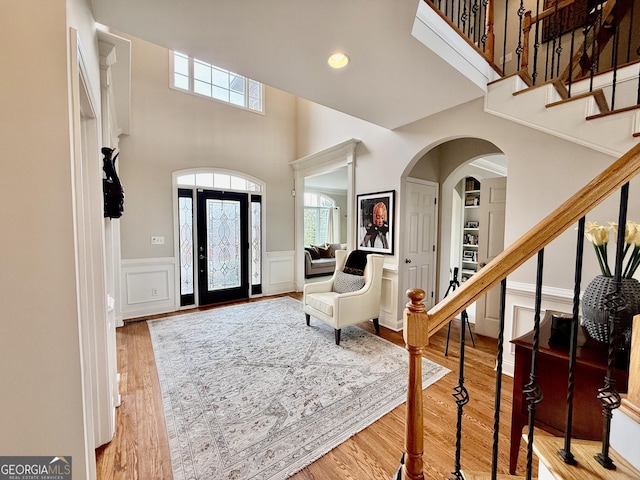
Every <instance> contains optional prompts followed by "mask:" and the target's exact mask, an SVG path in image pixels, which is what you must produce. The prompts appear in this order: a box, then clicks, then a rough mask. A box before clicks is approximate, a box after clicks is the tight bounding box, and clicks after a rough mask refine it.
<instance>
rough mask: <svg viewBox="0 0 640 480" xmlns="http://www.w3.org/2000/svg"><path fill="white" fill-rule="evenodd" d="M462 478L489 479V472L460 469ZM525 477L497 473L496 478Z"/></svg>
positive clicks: (520, 479)
mask: <svg viewBox="0 0 640 480" xmlns="http://www.w3.org/2000/svg"><path fill="white" fill-rule="evenodd" d="M462 477H463V478H464V480H491V473H487V472H464V471H462ZM525 478H526V477H518V476H515V475H507V474H498V475H497V476H496V479H497V480H524V479H525Z"/></svg>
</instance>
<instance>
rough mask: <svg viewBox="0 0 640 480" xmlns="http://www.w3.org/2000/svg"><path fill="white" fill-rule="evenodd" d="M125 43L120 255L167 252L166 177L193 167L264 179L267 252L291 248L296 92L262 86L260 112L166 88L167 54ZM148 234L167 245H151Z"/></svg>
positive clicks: (169, 251)
mask: <svg viewBox="0 0 640 480" xmlns="http://www.w3.org/2000/svg"><path fill="white" fill-rule="evenodd" d="M123 36H125V37H127V38H131V37H128V36H126V35H123ZM131 40H132V88H131V90H132V94H131V97H132V98H131V105H132V113H131V136H129V137H123V138H122V140H121V142H120V152H121V154H120V157H119V159H118V161H119V167H120V177H121V180H122V182H123V184H124V187H125V194H126V199H125V212H124V215H123V216H122V219H121V242H122V258H123V259H132V258H151V257H171V256H173V254H174V250H173V247H174V245H173V236H174V232H173V204H172V195H173V192H172V188H171V181H172V177H171V175H172V172H174V171H176V170H181V169H187V168H195V167H212V168H213V167H215V168H222V169H228V170H235V171H238V172H242V173H245V174H248V175H251V176H253V177H256V178H258V179H260V180H262V181H263V182H265V183H266V185H267V190H266V204H265V206H264V211H265V215H266V222H265V229H266V250H267V251H273V250H275V251H278V250H290V249H293V248H294V240H293V235H292V234H291V232H293V222H294V214H293V205H294V204H293V198H292V196H291V190H292V188H293V173H292V169H291V167H290V166H289V162H290V161H291V160H294V159H295V120H296V116H295V105H296V99H295V97H294V96H292V95H289V94H287V93H283V92H281V91H279V90H276V89H273V88H270V87H265V92H264V97H265V114H264V115H261V114H258V113H254V112H250V111H247V110H243V109H239V108H236V107H233V106H230V105H227V104H224V103H221V102H216V101H212V100H210V99H206V98H201V97H197V96H195V95H191V94H188V93H184V92H182V91H178V90H173V89H170V88H169V51H168V50H167V49H165V48H162V47H159V46H157V45H154V44H151V43H149V42H145V41H142V40H139V39H136V38H131ZM152 235H154V236H164V237H165V239H166V240H165V244H164V245H151V242H150V237H151V236H152Z"/></svg>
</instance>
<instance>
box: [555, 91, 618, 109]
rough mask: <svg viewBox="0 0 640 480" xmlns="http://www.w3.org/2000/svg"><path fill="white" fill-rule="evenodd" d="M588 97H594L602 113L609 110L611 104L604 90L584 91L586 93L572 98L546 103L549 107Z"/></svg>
mask: <svg viewBox="0 0 640 480" xmlns="http://www.w3.org/2000/svg"><path fill="white" fill-rule="evenodd" d="M587 97H593V98H594V99H595V101H596V104H597V105H598V108H599V109H600V113H604V112H608V111H609V110H610V109H609V105H608V104H607V100H606V98H605V96H604V92H603V91H602V90H593V91H592V92H584V93H580V94H578V95H575V96H573V97H571V98H565V99H563V100H558V101H557V102H553V103H548V104H547V105H545V106H546V107H547V108H550V107H554V106H556V105H562V104H564V103H568V102H573V101H575V100H580V99H582V98H587Z"/></svg>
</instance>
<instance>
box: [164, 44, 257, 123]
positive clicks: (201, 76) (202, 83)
mask: <svg viewBox="0 0 640 480" xmlns="http://www.w3.org/2000/svg"><path fill="white" fill-rule="evenodd" d="M172 59H173V75H172V76H171V79H172V86H173V87H174V88H178V89H180V90H186V91H189V92H193V93H196V94H198V95H203V96H205V97H209V98H213V99H215V100H220V101H221V102H226V103H230V104H232V105H236V106H238V107H242V108H247V109H249V110H253V111H256V112H263V105H262V103H263V102H262V90H263V89H262V84H261V83H260V82H256V81H255V80H251V79H250V78H246V77H243V76H242V75H238V74H237V73H233V72H230V71H229V70H225V69H223V68H220V67H216V66H215V65H212V64H210V63H207V62H204V61H202V60H198V59H197V58H193V57H189V56H188V55H184V54H182V53H178V52H173V53H172Z"/></svg>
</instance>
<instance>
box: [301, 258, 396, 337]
mask: <svg viewBox="0 0 640 480" xmlns="http://www.w3.org/2000/svg"><path fill="white" fill-rule="evenodd" d="M335 255H336V269H335V271H334V272H333V276H332V277H331V279H329V280H327V281H324V282H318V283H309V284H307V285H305V286H304V296H303V305H304V313H305V317H306V320H307V325H309V321H310V317H312V316H313V317H314V318H317V319H318V320H320V321H322V322H324V323H326V324H327V325H330V326H332V327H333V328H334V330H335V340H336V345H340V330H341V329H342V327H347V326H349V325H355V324H356V323H361V322H364V321H366V320H373V325H374V327H375V330H376V333H379V332H380V325H379V323H378V317H379V315H380V296H381V291H382V267H383V264H384V257H383V256H382V255H380V254H368V255H367V256H366V257H367V264H366V266H365V268H364V275H362V276H361V277H359V276H355V275H349V274H346V273H344V272H343V270H344V266H345V263H346V261H347V255H348V252H347V251H346V250H336V253H335ZM353 277H359V278H353ZM358 282H360V283H358ZM350 283H351V286H350V287H349V286H347V287H345V284H350ZM356 288H357V290H355V289H356ZM349 289H351V290H354V291H346V290H349ZM341 292H344V293H341Z"/></svg>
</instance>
